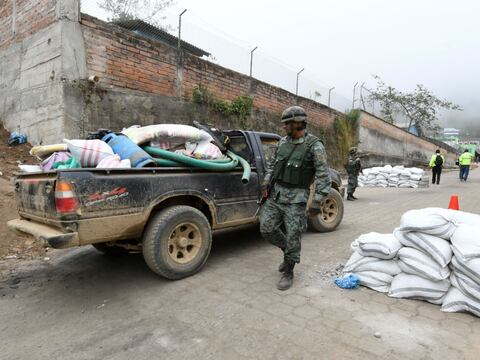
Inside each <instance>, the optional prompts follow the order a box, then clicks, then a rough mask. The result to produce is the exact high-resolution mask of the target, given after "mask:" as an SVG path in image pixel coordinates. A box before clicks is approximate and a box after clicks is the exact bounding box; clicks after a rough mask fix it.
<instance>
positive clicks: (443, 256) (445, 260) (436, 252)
mask: <svg viewBox="0 0 480 360" xmlns="http://www.w3.org/2000/svg"><path fill="white" fill-rule="evenodd" d="M393 235H394V236H395V237H396V238H397V240H398V241H400V243H401V244H402V245H403V246H408V247H412V248H414V249H417V250H420V251H423V252H424V253H426V254H429V255H430V256H431V257H432V259H433V260H435V261H436V262H437V263H438V264H439V265H440V266H441V267H445V266H447V265H448V264H449V263H450V260H451V259H452V255H453V253H452V249H451V247H450V243H449V242H448V241H447V240H444V239H442V238H439V237H436V236H433V235H429V234H424V233H421V232H415V231H412V232H404V231H400V230H399V229H395V230H394V231H393Z"/></svg>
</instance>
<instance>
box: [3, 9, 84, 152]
mask: <svg viewBox="0 0 480 360" xmlns="http://www.w3.org/2000/svg"><path fill="white" fill-rule="evenodd" d="M78 5H79V2H78V1H71V0H38V1H22V0H6V1H3V2H0V119H1V120H2V121H3V123H4V126H5V127H6V128H7V130H9V131H15V130H17V131H21V132H23V133H25V134H26V135H27V137H28V139H29V141H30V142H31V143H32V144H39V143H50V142H54V141H59V140H61V139H62V137H63V136H64V134H65V129H64V123H65V111H64V103H63V86H64V82H65V81H68V80H74V79H78V78H80V77H83V76H85V74H86V63H85V55H84V50H83V40H82V38H81V32H80V24H79V23H78V20H79V14H80V13H79V8H78ZM82 51H83V53H82Z"/></svg>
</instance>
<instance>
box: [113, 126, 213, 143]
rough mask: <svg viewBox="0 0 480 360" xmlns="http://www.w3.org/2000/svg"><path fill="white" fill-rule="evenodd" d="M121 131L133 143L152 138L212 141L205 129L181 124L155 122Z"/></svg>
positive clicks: (174, 140) (144, 141)
mask: <svg viewBox="0 0 480 360" xmlns="http://www.w3.org/2000/svg"><path fill="white" fill-rule="evenodd" d="M122 133H123V134H125V135H127V136H128V137H129V138H130V140H132V141H133V142H134V143H135V144H137V145H138V144H143V143H146V142H149V141H152V140H155V139H156V140H168V141H171V142H187V141H189V142H200V141H208V142H210V141H212V140H213V138H212V136H211V135H210V134H209V133H207V132H206V131H203V130H200V129H197V128H196V127H193V126H190V125H181V124H157V125H149V126H143V127H138V126H132V127H129V128H128V129H123V130H122Z"/></svg>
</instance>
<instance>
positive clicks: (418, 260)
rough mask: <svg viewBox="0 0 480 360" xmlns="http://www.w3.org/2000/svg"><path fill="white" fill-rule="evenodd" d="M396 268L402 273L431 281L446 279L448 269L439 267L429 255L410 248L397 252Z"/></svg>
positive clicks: (448, 274)
mask: <svg viewBox="0 0 480 360" xmlns="http://www.w3.org/2000/svg"><path fill="white" fill-rule="evenodd" d="M398 257H399V260H398V266H399V267H400V269H402V271H403V272H404V273H407V274H412V275H418V276H421V277H424V278H426V279H430V280H433V281H441V280H445V279H448V277H449V276H450V269H449V268H448V267H441V266H440V265H439V264H438V263H437V262H436V261H435V260H433V259H432V258H431V257H430V256H429V255H427V254H425V253H423V252H421V251H419V250H417V249H414V248H410V247H403V248H401V249H400V250H399V251H398Z"/></svg>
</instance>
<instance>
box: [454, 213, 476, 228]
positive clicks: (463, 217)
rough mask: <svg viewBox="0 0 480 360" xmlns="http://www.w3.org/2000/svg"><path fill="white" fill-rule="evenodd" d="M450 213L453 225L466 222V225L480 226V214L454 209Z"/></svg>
mask: <svg viewBox="0 0 480 360" xmlns="http://www.w3.org/2000/svg"><path fill="white" fill-rule="evenodd" d="M451 213H452V220H451V221H452V223H454V224H455V225H460V224H467V225H479V226H480V215H477V214H473V213H469V212H465V211H456V210H451Z"/></svg>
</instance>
